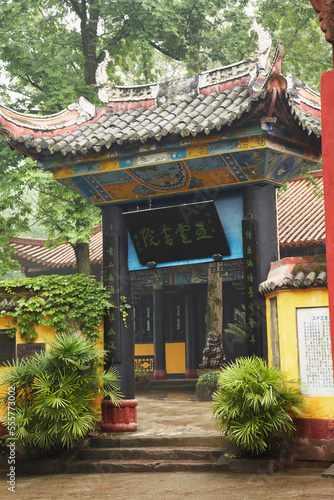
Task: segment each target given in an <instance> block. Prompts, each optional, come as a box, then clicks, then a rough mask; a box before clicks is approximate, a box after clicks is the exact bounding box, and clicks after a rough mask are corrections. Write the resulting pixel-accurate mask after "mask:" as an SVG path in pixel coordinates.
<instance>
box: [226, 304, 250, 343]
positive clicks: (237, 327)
mask: <svg viewBox="0 0 334 500" xmlns="http://www.w3.org/2000/svg"><path fill="white" fill-rule="evenodd" d="M234 316H235V318H236V319H235V321H234V323H228V325H227V328H225V329H224V332H225V333H228V334H230V335H231V336H232V337H233V339H234V340H235V341H236V342H238V343H239V344H246V343H247V328H246V327H247V325H246V311H245V306H244V305H242V308H241V310H240V309H234Z"/></svg>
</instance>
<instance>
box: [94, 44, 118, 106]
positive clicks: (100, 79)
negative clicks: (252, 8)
mask: <svg viewBox="0 0 334 500" xmlns="http://www.w3.org/2000/svg"><path fill="white" fill-rule="evenodd" d="M104 53H105V57H104V59H103V61H102V62H100V64H98V66H97V69H96V73H95V80H96V85H94V86H95V87H97V88H98V89H99V91H98V92H99V99H100V101H102V102H105V103H108V102H109V101H110V91H111V90H112V89H113V87H114V85H115V84H114V83H113V82H111V81H110V80H109V77H108V74H107V67H108V64H109V63H110V62H112V63H113V64H115V61H114V60H113V59H112V57H110V55H109V52H108V51H107V50H104Z"/></svg>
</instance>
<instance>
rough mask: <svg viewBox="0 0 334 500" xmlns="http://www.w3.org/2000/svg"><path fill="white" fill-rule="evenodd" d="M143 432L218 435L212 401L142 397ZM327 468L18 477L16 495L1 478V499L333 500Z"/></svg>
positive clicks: (140, 431) (182, 396)
mask: <svg viewBox="0 0 334 500" xmlns="http://www.w3.org/2000/svg"><path fill="white" fill-rule="evenodd" d="M137 399H138V431H137V432H136V433H131V434H129V437H130V435H131V436H134V435H138V436H195V435H206V436H213V435H217V432H216V430H215V425H214V421H213V419H212V416H211V415H212V414H211V403H210V402H196V401H195V396H194V395H193V394H187V393H183V394H181V393H175V394H174V393H159V394H153V395H152V394H145V395H144V394H142V395H138V396H137ZM323 472H324V468H319V467H318V468H315V467H312V468H307V469H306V468H301V469H288V470H285V471H282V472H278V473H274V474H270V473H266V474H231V473H227V472H177V473H159V472H155V473H153V474H152V473H126V474H117V473H116V474H90V475H84V474H75V475H49V476H34V477H32V476H24V477H17V478H16V487H15V492H9V491H8V490H7V488H8V484H7V483H6V480H7V478H6V477H5V475H4V474H3V475H2V476H1V477H0V498H1V499H2V498H13V499H15V500H37V499H38V500H58V499H59V500H60V499H65V500H66V499H69V500H75V499H80V500H85V499H91V498H96V499H99V498H112V499H113V500H181V499H185V498H187V499H189V500H220V499H228V500H254V499H256V500H276V499H277V500H281V499H282V500H287V499H296V500H302V499H310V500H329V499H332V500H334V482H333V478H323V477H322V473H323Z"/></svg>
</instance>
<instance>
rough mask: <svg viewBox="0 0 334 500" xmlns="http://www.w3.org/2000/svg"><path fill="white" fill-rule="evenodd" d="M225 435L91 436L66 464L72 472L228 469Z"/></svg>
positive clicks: (68, 470) (70, 472)
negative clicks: (225, 459)
mask: <svg viewBox="0 0 334 500" xmlns="http://www.w3.org/2000/svg"><path fill="white" fill-rule="evenodd" d="M224 447H225V440H224V438H223V437H222V436H219V435H217V436H202V437H199V436H182V437H181V436H180V437H177V436H161V437H160V436H138V437H136V436H134V437H128V436H127V437H119V436H114V437H92V438H90V439H89V440H87V441H86V442H85V444H84V446H83V447H82V448H81V449H80V450H78V451H77V453H76V454H75V455H74V456H73V458H72V460H71V461H70V462H68V464H67V471H66V472H67V473H69V474H79V473H80V474H96V473H116V472H117V473H119V472H177V471H183V472H184V471H201V472H204V471H213V470H226V468H225V465H224V461H222V462H223V463H221V465H220V464H219V463H218V464H217V461H218V460H219V458H220V457H221V456H222V455H223V454H224V452H225V450H224Z"/></svg>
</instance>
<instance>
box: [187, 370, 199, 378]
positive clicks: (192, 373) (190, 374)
mask: <svg viewBox="0 0 334 500" xmlns="http://www.w3.org/2000/svg"><path fill="white" fill-rule="evenodd" d="M185 377H186V378H187V379H194V378H198V377H197V370H196V368H194V369H192V368H186V371H185Z"/></svg>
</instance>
